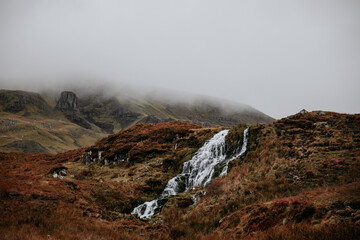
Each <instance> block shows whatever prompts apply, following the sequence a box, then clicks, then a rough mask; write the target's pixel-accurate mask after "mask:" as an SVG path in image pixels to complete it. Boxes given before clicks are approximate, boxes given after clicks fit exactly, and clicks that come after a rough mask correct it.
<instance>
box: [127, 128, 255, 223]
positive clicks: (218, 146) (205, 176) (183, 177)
mask: <svg viewBox="0 0 360 240" xmlns="http://www.w3.org/2000/svg"><path fill="white" fill-rule="evenodd" d="M228 132H229V130H223V131H220V132H219V133H217V134H215V135H214V136H213V137H212V138H211V139H210V140H209V141H207V142H206V143H205V144H204V146H202V147H201V148H200V149H199V150H198V151H197V152H196V153H195V154H194V156H193V157H192V159H190V160H189V161H187V162H185V163H184V165H183V170H182V172H181V173H180V174H178V175H177V176H175V177H173V178H172V179H170V180H169V181H168V183H167V184H166V187H165V189H164V190H163V192H162V193H161V195H160V196H159V197H158V198H156V199H154V200H152V201H149V202H145V203H143V204H141V205H139V206H137V207H136V208H134V210H133V211H132V214H137V215H138V216H139V217H140V218H151V217H152V216H153V215H154V214H155V211H156V210H157V209H158V208H161V207H162V204H161V203H162V202H164V200H166V199H167V198H168V197H169V196H172V195H176V194H178V193H180V192H184V191H188V190H189V189H192V188H193V187H195V186H202V187H204V186H206V185H207V184H209V183H210V182H211V179H212V176H213V173H214V168H215V165H217V164H219V163H224V162H225V165H224V168H223V170H222V171H221V174H220V176H223V175H225V174H226V173H227V169H228V164H229V162H230V161H231V160H233V159H235V158H239V157H241V156H242V155H244V153H245V152H246V147H247V139H248V128H247V129H246V130H245V131H244V140H243V144H242V147H241V150H240V151H237V152H236V155H235V156H234V157H232V158H230V159H227V158H226V153H225V137H226V135H227V134H228ZM180 182H182V183H185V189H184V187H182V188H181V187H180V186H184V184H181V185H180V184H179V183H180Z"/></svg>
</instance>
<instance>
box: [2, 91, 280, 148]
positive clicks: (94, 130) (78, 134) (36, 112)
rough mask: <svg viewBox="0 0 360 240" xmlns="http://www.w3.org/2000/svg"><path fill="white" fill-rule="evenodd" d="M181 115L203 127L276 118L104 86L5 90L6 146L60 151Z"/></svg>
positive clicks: (249, 110)
mask: <svg viewBox="0 0 360 240" xmlns="http://www.w3.org/2000/svg"><path fill="white" fill-rule="evenodd" d="M67 97H69V98H67ZM71 101H73V102H71ZM59 103H61V104H59ZM72 104H73V105H72ZM60 106H61V107H60ZM71 106H73V107H71ZM74 106H76V107H74ZM176 120H182V121H185V122H191V123H196V124H200V125H203V126H233V125H236V124H237V123H238V122H246V123H248V124H253V123H257V122H259V123H268V122H271V121H272V120H273V119H272V118H270V117H268V116H266V115H265V114H263V113H261V112H259V111H256V110H255V109H251V108H250V107H248V108H247V110H246V111H243V110H237V111H235V110H234V111H232V112H229V111H227V112H225V111H224V110H222V109H221V108H220V107H219V106H218V105H214V104H209V103H206V101H205V103H204V102H201V103H194V104H169V103H166V104H165V103H161V102H159V101H154V100H144V99H135V98H132V99H131V98H128V99H126V100H121V101H120V100H119V99H118V98H117V97H115V95H114V96H105V95H104V94H103V93H101V92H100V91H99V92H93V93H82V94H80V95H79V96H77V95H76V94H75V93H72V92H68V94H65V95H64V96H62V97H61V96H60V93H56V92H50V91H49V92H44V93H42V94H38V93H32V92H25V91H10V90H0V131H1V132H0V150H1V151H7V152H13V151H14V152H17V151H18V152H43V153H59V152H64V151H68V150H72V149H76V148H79V147H85V146H89V145H91V144H93V143H94V142H95V141H96V140H99V139H100V138H102V137H104V136H106V135H108V134H112V133H115V132H118V131H120V130H122V129H125V128H128V127H131V126H133V125H134V124H136V123H159V122H168V121H176Z"/></svg>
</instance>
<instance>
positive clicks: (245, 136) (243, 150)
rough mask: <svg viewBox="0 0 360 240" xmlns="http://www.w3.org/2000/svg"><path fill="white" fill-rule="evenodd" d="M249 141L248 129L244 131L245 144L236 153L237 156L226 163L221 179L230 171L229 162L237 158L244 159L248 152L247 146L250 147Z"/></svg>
mask: <svg viewBox="0 0 360 240" xmlns="http://www.w3.org/2000/svg"><path fill="white" fill-rule="evenodd" d="M248 139H249V128H246V129H245V130H244V133H243V144H242V146H241V150H240V151H236V155H235V156H233V157H232V158H230V159H229V160H227V161H226V164H225V166H224V168H223V170H222V172H221V173H220V177H221V176H224V175H225V174H226V173H227V170H228V166H229V162H230V161H232V160H234V159H237V158H240V157H242V156H243V155H244V154H245V152H246V150H247V145H248ZM239 147H240V144H239V145H238V148H239Z"/></svg>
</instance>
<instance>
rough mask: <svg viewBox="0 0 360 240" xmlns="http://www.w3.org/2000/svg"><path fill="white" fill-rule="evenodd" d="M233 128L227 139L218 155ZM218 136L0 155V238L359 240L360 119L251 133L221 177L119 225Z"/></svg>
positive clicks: (164, 135) (323, 118)
mask: <svg viewBox="0 0 360 240" xmlns="http://www.w3.org/2000/svg"><path fill="white" fill-rule="evenodd" d="M244 128H245V125H242V124H240V125H238V126H236V127H232V128H230V131H229V134H228V136H227V138H226V148H227V150H228V151H233V149H234V148H235V147H236V146H237V144H238V142H239V140H240V139H242V137H243V136H242V133H243V129H244ZM222 129H223V128H204V127H201V126H199V125H194V124H190V123H183V122H169V123H159V124H138V125H135V126H133V127H130V128H128V129H126V130H123V131H121V132H119V133H117V134H114V135H110V136H108V137H106V138H104V139H102V140H100V141H98V142H97V143H96V144H94V145H93V146H90V147H88V148H81V149H78V150H74V151H69V152H66V153H61V154H56V155H52V154H25V153H0V159H1V160H0V161H1V164H0V171H1V173H2V174H1V175H0V203H1V204H0V228H1V230H0V234H1V238H2V239H17V238H21V239H48V238H50V239H84V238H85V239H87V238H88V239H359V237H360V179H359V176H360V115H345V114H337V113H331V112H311V113H306V112H304V113H299V114H296V115H293V116H290V117H288V118H284V119H281V120H278V121H275V122H274V123H273V124H269V125H262V124H259V125H255V126H252V127H250V139H249V144H248V150H247V153H246V154H245V155H244V157H242V158H241V159H236V160H233V161H232V162H230V166H229V172H228V174H227V175H226V176H224V177H222V178H216V179H214V180H213V182H212V183H211V184H210V185H208V186H207V187H206V188H195V189H193V190H191V191H189V192H185V193H181V194H179V195H177V196H173V197H170V198H169V199H168V201H167V202H166V203H165V205H164V207H163V209H162V211H161V212H159V213H157V214H156V215H155V216H154V217H153V218H151V219H149V220H141V219H138V218H137V217H136V216H134V215H131V214H130V212H131V210H132V209H133V208H134V207H135V206H137V205H138V204H139V203H142V202H144V201H147V200H152V199H153V198H154V197H156V196H157V195H158V194H159V193H160V192H161V190H162V189H163V188H164V186H165V184H166V182H167V181H168V180H169V179H170V178H171V177H173V176H174V175H176V174H178V173H179V172H181V166H182V163H183V162H184V161H186V160H188V159H190V158H191V156H192V154H193V153H194V152H195V151H196V150H197V149H198V148H199V147H200V146H202V145H203V144H204V142H205V141H206V140H207V139H209V138H211V137H212V136H213V135H214V134H215V133H216V132H218V131H220V130H222Z"/></svg>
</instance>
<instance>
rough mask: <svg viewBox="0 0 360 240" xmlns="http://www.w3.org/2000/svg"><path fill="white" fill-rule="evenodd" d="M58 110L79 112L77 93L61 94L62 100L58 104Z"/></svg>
mask: <svg viewBox="0 0 360 240" xmlns="http://www.w3.org/2000/svg"><path fill="white" fill-rule="evenodd" d="M56 108H57V109H59V110H76V111H79V108H78V97H77V96H76V94H75V93H73V92H70V91H64V92H61V95H60V99H59V100H58V101H57V103H56Z"/></svg>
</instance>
